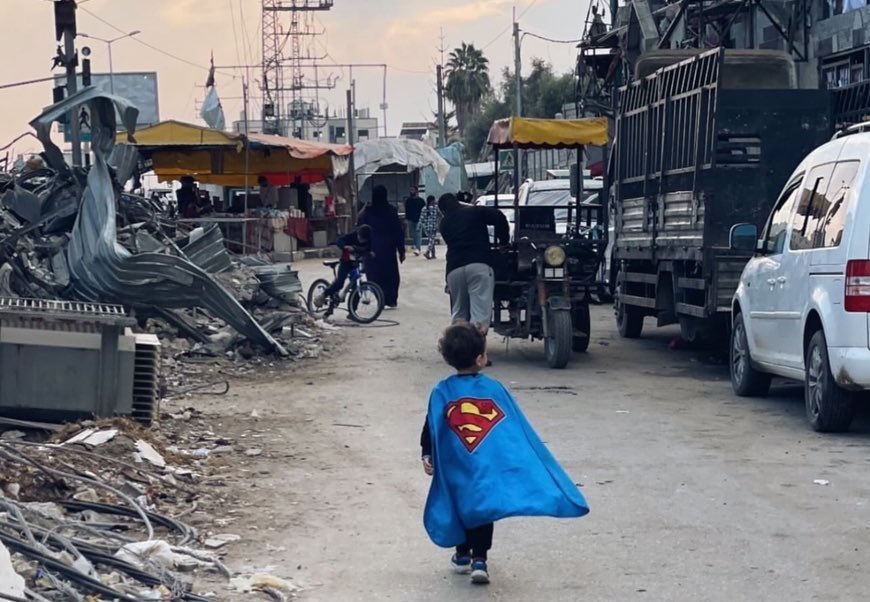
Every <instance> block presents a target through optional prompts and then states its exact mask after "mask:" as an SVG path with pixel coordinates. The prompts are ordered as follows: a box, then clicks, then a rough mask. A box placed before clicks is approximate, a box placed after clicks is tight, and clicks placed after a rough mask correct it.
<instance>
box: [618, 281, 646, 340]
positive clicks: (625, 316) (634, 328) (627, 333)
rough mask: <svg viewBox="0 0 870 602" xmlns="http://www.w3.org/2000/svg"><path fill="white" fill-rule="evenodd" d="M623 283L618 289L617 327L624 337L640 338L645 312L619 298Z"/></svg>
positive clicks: (620, 334)
mask: <svg viewBox="0 0 870 602" xmlns="http://www.w3.org/2000/svg"><path fill="white" fill-rule="evenodd" d="M621 288H622V285H621V284H619V285H617V289H616V327H617V329H618V330H619V336H621V337H622V338H624V339H638V338H640V333H641V332H642V331H643V318H644V315H643V312H642V311H641V310H640V308H638V307H635V306H633V305H626V304H625V303H623V302H622V301H620V300H619V297H620V292H621V291H620V289H621Z"/></svg>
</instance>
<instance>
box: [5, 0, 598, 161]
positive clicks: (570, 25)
mask: <svg viewBox="0 0 870 602" xmlns="http://www.w3.org/2000/svg"><path fill="white" fill-rule="evenodd" d="M587 6H588V0H335V2H334V8H333V9H332V10H331V11H329V12H324V13H320V14H318V21H319V27H321V28H322V29H323V30H325V31H326V35H325V36H323V37H321V38H319V40H320V41H319V42H318V46H317V53H318V54H327V53H328V57H327V58H325V59H324V60H323V61H322V64H323V65H324V68H323V70H321V72H320V77H321V79H326V78H327V77H331V78H333V79H336V78H337V80H336V87H335V89H333V90H329V91H323V92H321V93H320V95H319V103H320V105H321V106H322V107H328V110H329V112H330V113H332V112H333V111H335V110H340V109H341V108H342V107H344V106H345V104H346V103H345V94H346V93H345V91H346V89H347V88H348V87H349V85H350V80H351V74H350V72H349V71H348V70H347V69H344V68H339V67H335V66H333V67H330V65H335V64H343V63H386V64H387V65H388V69H387V76H386V95H387V99H386V100H387V103H388V105H389V108H388V110H387V120H386V133H387V134H388V135H391V136H394V135H396V134H397V133H398V130H399V127H400V125H401V123H402V122H403V121H422V120H432V119H433V115H434V112H435V109H436V106H437V101H436V93H435V65H436V64H437V63H438V61H439V55H440V53H439V47H440V46H442V40H441V35H442V32H443V46H444V47H445V48H446V49H447V52H448V53H449V51H450V49H452V48H454V47H456V46H458V45H459V44H460V43H461V42H468V43H474V44H475V45H476V46H477V47H478V48H483V49H484V52H485V54H486V56H487V57H488V58H489V60H490V63H491V70H492V73H493V76H494V80H495V79H497V78H498V75H499V74H500V72H501V69H502V68H503V67H505V66H507V65H512V64H513V43H512V40H511V34H510V28H511V20H512V13H513V11H514V8H516V12H517V14H518V15H520V18H519V22H520V27H521V29H522V30H523V31H527V32H530V33H534V34H537V35H541V36H544V37H549V38H552V39H560V40H564V39H574V38H578V37H580V34H581V32H582V29H583V22H584V20H585V18H586V13H587ZM78 29H79V31H80V32H84V33H86V34H89V35H92V36H99V37H102V38H106V39H109V38H112V37H115V36H118V35H123V33H126V32H129V31H132V30H140V31H141V33H140V34H139V35H138V36H136V38H130V39H123V40H120V41H118V42H115V43H114V44H113V45H112V54H113V63H114V70H115V73H120V72H124V71H156V72H157V78H158V86H159V96H160V98H159V105H160V118H161V119H164V120H165V119H177V120H181V121H187V122H191V123H202V121H201V120H200V118H199V110H198V109H199V106H200V103H201V102H202V99H203V97H204V95H205V90H204V88H203V86H204V84H205V80H206V76H207V73H208V64H209V56H210V55H211V54H212V53H213V54H214V60H215V64H216V65H218V66H223V65H227V66H236V65H251V69H250V70H249V77H250V80H249V81H250V85H251V89H252V92H251V95H252V99H251V104H250V110H251V113H252V115H254V114H259V112H260V106H261V102H262V101H261V97H262V95H261V93H260V92H259V90H258V87H259V84H258V81H259V80H260V79H261V69H260V68H259V67H258V65H259V64H260V61H261V56H262V42H261V41H260V29H261V10H260V0H79V10H78ZM119 32H120V33H119ZM77 43H78V47H79V48H81V47H82V46H85V45H87V46H90V47H91V50H92V54H91V59H92V71H93V72H94V73H101V72H108V54H107V52H106V45H105V44H103V43H101V42H97V41H95V40H85V39H83V38H79V39H78V40H77ZM146 44H147V45H146ZM55 47H56V42H55V39H54V13H53V8H52V3H51V1H50V0H0V53H2V56H4V57H5V61H4V63H3V68H2V70H0V85H4V84H9V83H14V82H18V81H24V80H30V79H35V78H40V77H48V76H50V75H52V71H51V70H50V67H51V59H52V57H53V56H54V54H55ZM161 51H162V52H161ZM522 54H523V60H524V64H525V65H526V66H528V65H529V63H530V61H531V59H532V58H533V57H540V58H543V59H545V60H547V61H549V62H551V63H552V64H553V66H554V67H555V68H556V69H557V70H560V71H567V70H571V69H572V68H573V65H574V61H575V58H576V49H575V47H574V45H573V44H554V43H549V42H544V41H542V40H539V39H537V38H533V37H526V38H524V41H523V45H522ZM170 55H171V56H170ZM244 75H245V69H242V68H226V69H219V70H218V74H217V78H216V82H217V89H218V93H219V94H220V96H221V99H222V104H223V106H224V110H225V113H226V116H227V122H228V123H229V122H231V121H234V120H237V119H239V116H240V115H241V112H242V108H243V102H242V99H241V97H242V81H243V76H244ZM352 76H353V79H354V80H355V81H356V86H357V96H356V98H357V106H358V108H365V107H369V108H371V109H372V112H373V113H377V116H378V117H379V118H380V119H381V120H382V121H381V123H380V128H381V134H382V135H383V133H384V123H383V114H382V112H381V110H380V104H381V102H382V97H383V70H381V69H371V68H357V69H354V70H353V74H352ZM51 88H52V84H51V83H42V84H33V85H28V86H21V87H14V88H6V89H0V114H2V119H0V146H5V145H6V144H7V143H8V142H10V141H11V140H12V139H13V138H15V137H16V136H18V135H19V134H22V133H24V132H26V131H29V130H30V128H29V126H28V122H29V121H30V120H31V119H32V118H33V117H35V116H36V115H37V114H38V113H39V112H40V111H41V109H42V108H43V107H44V106H46V105H48V104H51ZM12 148H13V149H14V152H15V154H18V153H26V152H30V151H33V150H38V149H39V145H38V143H37V142H36V141H35V140H34V139H33V138H25V139H24V140H22V141H20V142H18V143H16V144H15V146H14V147H12ZM5 152H6V151H2V154H5Z"/></svg>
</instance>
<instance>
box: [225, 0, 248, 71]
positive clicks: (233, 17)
mask: <svg viewBox="0 0 870 602" xmlns="http://www.w3.org/2000/svg"><path fill="white" fill-rule="evenodd" d="M227 4H229V5H230V21H231V22H232V24H233V45H234V46H235V49H236V61H238V62H239V63H241V62H242V53H241V52H239V35H238V33H236V11H235V10H234V7H233V0H227ZM245 62H246V63H247V62H248V61H247V59H246V60H245Z"/></svg>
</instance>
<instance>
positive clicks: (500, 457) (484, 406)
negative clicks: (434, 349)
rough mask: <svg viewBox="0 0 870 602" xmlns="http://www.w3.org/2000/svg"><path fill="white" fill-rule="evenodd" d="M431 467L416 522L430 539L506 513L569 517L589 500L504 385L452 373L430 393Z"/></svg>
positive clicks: (439, 540)
mask: <svg viewBox="0 0 870 602" xmlns="http://www.w3.org/2000/svg"><path fill="white" fill-rule="evenodd" d="M428 416H429V418H428V421H429V429H430V431H431V435H432V462H433V464H434V466H435V473H434V475H433V476H432V484H431V487H430V489H429V497H428V499H427V500H426V510H425V512H424V515H423V523H424V525H425V527H426V532H427V533H428V534H429V537H430V538H431V539H432V541H433V542H435V544H437V545H439V546H442V547H445V548H449V547H453V546H457V545H460V544H462V543H464V542H465V530H466V529H470V528H474V527H479V526H480V525H484V524H487V523H491V522H494V521H497V520H499V519H502V518H507V517H510V516H552V517H556V518H573V517H579V516H583V515H585V514H588V512H589V506H588V505H587V504H586V500H585V499H584V497H583V494H582V493H580V490H579V489H578V488H577V486H576V485H575V484H574V481H573V480H572V479H571V477H569V476H568V474H567V473H566V472H565V471H564V469H563V468H562V467H561V466H560V465H559V463H558V462H557V461H556V459H555V458H554V457H553V455H552V454H551V453H550V451H549V450H548V449H547V447H546V446H545V445H544V443H543V442H542V441H541V439H540V437H538V435H537V433H535V431H534V430H533V429H532V427H531V425H530V424H529V422H528V420H526V417H525V416H524V415H523V413H522V411H521V410H520V408H519V405H518V404H517V402H516V400H514V398H513V396H511V394H510V393H509V392H508V391H507V389H505V388H504V386H503V385H502V384H501V383H499V382H497V381H495V380H493V379H491V378H489V377H487V376H484V375H482V374H478V375H475V376H451V377H450V378H448V379H446V380H443V381H441V382H440V383H439V384H438V386H437V387H435V390H434V391H432V396H431V397H430V399H429V414H428Z"/></svg>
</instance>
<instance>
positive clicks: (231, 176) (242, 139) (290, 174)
mask: <svg viewBox="0 0 870 602" xmlns="http://www.w3.org/2000/svg"><path fill="white" fill-rule="evenodd" d="M119 143H121V144H133V145H135V146H136V147H137V150H138V151H139V153H140V155H141V157H142V158H143V167H144V168H146V169H151V170H153V171H154V173H155V174H156V175H157V178H158V180H159V181H161V182H171V181H174V180H181V181H185V180H187V181H191V182H193V181H195V182H196V183H198V184H200V185H206V184H209V185H214V186H219V187H222V189H223V190H224V197H225V198H224V201H223V202H222V203H221V207H220V208H219V210H218V211H215V210H214V209H213V208H211V207H207V212H204V214H201V215H190V214H187V215H184V216H182V220H180V221H182V222H184V221H192V220H196V221H202V220H210V219H211V220H214V221H216V223H219V224H221V227H222V229H224V231H225V235H226V237H227V240H228V242H229V244H230V245H231V246H233V247H234V248H236V250H242V248H243V249H244V250H245V251H279V252H292V251H293V250H295V249H296V248H297V246H312V245H318V246H323V245H325V244H326V243H327V242H328V240H332V239H334V238H335V237H336V236H338V235H339V234H341V233H343V232H346V231H347V229H348V227H349V225H350V213H351V210H350V203H349V199H345V198H342V197H338V196H337V195H335V194H333V192H332V191H334V190H337V189H340V188H348V187H346V186H345V187H340V186H335V185H334V184H335V182H336V180H337V179H341V178H349V177H350V173H349V163H350V155H351V153H352V152H353V150H352V148H351V147H350V146H347V145H332V144H322V143H318V142H311V141H307V140H298V139H295V138H286V137H282V136H270V135H265V134H250V135H248V136H245V135H243V134H235V133H230V132H223V131H219V130H214V129H210V128H205V127H201V126H197V125H193V124H188V123H182V122H179V121H165V122H162V123H159V124H157V125H154V126H152V127H150V128H146V129H144V130H141V131H139V132H137V133H136V136H135V140H134V141H133V142H128V141H127V140H126V138H124V139H123V140H119ZM324 184H325V187H324V186H323V185H324ZM318 185H320V191H321V192H320V194H319V196H318V197H316V198H315V197H314V196H313V195H312V193H311V191H312V187H313V186H314V187H317V186H318ZM256 187H259V192H258V193H256V194H255V193H252V189H253V188H256ZM233 189H235V193H236V194H231V191H233ZM185 218H186V219H185ZM251 220H255V221H254V222H253V223H252V221H251ZM243 241H244V242H243Z"/></svg>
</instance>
